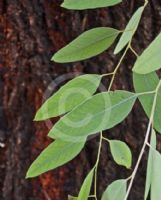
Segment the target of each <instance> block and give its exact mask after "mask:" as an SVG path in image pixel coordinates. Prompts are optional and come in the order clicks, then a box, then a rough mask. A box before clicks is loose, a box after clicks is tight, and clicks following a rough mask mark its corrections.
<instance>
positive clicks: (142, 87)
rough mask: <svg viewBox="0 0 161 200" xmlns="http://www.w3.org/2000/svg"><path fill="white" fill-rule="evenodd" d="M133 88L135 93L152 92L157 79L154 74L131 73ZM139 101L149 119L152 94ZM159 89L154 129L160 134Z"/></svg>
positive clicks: (160, 97)
mask: <svg viewBox="0 0 161 200" xmlns="http://www.w3.org/2000/svg"><path fill="white" fill-rule="evenodd" d="M133 83H134V88H135V91H136V92H137V93H140V92H141V93H142V92H149V91H154V90H155V89H156V87H157V85H158V83H159V78H158V76H157V74H156V73H155V72H152V73H150V74H145V75H144V74H137V73H133ZM139 100H140V102H141V104H142V106H143V108H144V111H145V113H146V114H147V116H148V117H150V114H151V110H152V105H153V101H154V94H145V95H141V96H139ZM160 113H161V89H160V90H159V91H158V96H157V102H156V109H155V113H154V128H155V129H156V130H157V131H158V132H160V133H161V115H160Z"/></svg>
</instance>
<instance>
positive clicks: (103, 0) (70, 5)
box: [61, 0, 122, 10]
mask: <svg viewBox="0 0 161 200" xmlns="http://www.w3.org/2000/svg"><path fill="white" fill-rule="evenodd" d="M120 2H122V0H99V1H98V0H65V1H64V3H63V4H62V5H61V6H62V7H64V8H67V9H73V10H84V9H93V8H101V7H109V6H114V5H116V4H118V3H120Z"/></svg>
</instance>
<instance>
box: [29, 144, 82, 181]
mask: <svg viewBox="0 0 161 200" xmlns="http://www.w3.org/2000/svg"><path fill="white" fill-rule="evenodd" d="M84 144H85V142H79V143H78V142H77V143H72V142H65V141H61V140H56V141H54V142H53V143H51V144H50V145H49V146H48V147H47V148H46V149H45V150H44V151H43V152H42V153H41V154H40V155H39V156H38V157H37V159H36V160H35V161H34V162H33V163H32V165H31V166H30V168H29V170H28V172H27V176H26V177H27V178H30V177H35V176H38V175H40V174H42V173H44V172H47V171H49V170H52V169H55V168H57V167H59V166H62V165H64V164H65V163H67V162H69V161H70V160H72V159H73V158H74V157H76V156H77V155H78V154H79V153H80V151H81V150H82V148H83V147H84Z"/></svg>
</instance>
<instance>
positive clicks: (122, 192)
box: [101, 179, 127, 200]
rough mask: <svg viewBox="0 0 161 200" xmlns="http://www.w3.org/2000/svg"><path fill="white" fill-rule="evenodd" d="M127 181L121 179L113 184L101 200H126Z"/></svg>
mask: <svg viewBox="0 0 161 200" xmlns="http://www.w3.org/2000/svg"><path fill="white" fill-rule="evenodd" d="M126 188H127V181H126V180H124V179H120V180H117V181H114V182H113V183H111V184H110V185H109V186H108V187H107V189H106V190H105V192H104V193H103V196H102V199H101V200H118V199H119V200H124V199H125V196H126Z"/></svg>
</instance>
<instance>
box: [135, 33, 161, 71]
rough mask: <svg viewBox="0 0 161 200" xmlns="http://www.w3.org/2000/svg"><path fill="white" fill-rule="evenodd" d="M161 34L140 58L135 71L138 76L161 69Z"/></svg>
mask: <svg viewBox="0 0 161 200" xmlns="http://www.w3.org/2000/svg"><path fill="white" fill-rule="evenodd" d="M160 44H161V33H160V34H159V35H158V36H157V37H156V38H155V40H154V41H153V42H152V43H151V44H150V45H149V47H148V48H147V49H145V51H144V52H143V53H142V55H141V56H139V57H138V59H137V61H136V63H135V65H134V67H133V71H134V72H136V73H138V74H147V73H150V72H153V71H156V70H158V69H160V68H161V53H160V52H161V45H160Z"/></svg>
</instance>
